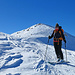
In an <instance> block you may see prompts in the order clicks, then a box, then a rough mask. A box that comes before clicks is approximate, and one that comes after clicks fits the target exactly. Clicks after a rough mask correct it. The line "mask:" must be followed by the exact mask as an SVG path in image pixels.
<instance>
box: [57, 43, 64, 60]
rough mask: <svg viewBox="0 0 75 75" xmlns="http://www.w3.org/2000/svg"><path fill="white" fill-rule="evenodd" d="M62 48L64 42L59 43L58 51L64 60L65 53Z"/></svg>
mask: <svg viewBox="0 0 75 75" xmlns="http://www.w3.org/2000/svg"><path fill="white" fill-rule="evenodd" d="M61 46H62V42H60V43H59V47H58V50H59V55H60V58H61V59H63V53H62V50H61Z"/></svg>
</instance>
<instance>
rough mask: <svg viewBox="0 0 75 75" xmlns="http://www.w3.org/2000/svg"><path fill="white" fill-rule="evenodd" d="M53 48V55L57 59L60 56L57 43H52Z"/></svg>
mask: <svg viewBox="0 0 75 75" xmlns="http://www.w3.org/2000/svg"><path fill="white" fill-rule="evenodd" d="M54 48H55V53H56V55H57V58H58V59H59V58H60V55H59V46H58V43H57V42H54Z"/></svg>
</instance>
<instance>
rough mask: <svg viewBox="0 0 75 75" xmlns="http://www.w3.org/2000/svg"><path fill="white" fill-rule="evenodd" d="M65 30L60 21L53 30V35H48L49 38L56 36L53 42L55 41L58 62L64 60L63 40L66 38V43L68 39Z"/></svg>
mask: <svg viewBox="0 0 75 75" xmlns="http://www.w3.org/2000/svg"><path fill="white" fill-rule="evenodd" d="M63 32H64V30H63V29H62V27H61V26H59V24H58V23H56V26H55V30H54V31H53V33H52V35H51V36H49V37H48V38H49V39H51V38H52V37H54V40H53V42H54V48H55V52H56V55H57V58H58V60H57V61H58V62H63V61H64V60H63V53H62V50H61V46H62V40H64V42H65V43H66V40H65V36H64V34H63Z"/></svg>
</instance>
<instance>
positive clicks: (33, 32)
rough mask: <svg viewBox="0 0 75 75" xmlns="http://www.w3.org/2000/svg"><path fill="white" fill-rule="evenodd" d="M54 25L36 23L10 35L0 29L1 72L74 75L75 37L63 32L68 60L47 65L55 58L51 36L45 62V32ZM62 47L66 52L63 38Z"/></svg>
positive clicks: (31, 74)
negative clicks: (66, 62)
mask: <svg viewBox="0 0 75 75" xmlns="http://www.w3.org/2000/svg"><path fill="white" fill-rule="evenodd" d="M53 30H54V27H52V26H49V25H45V24H41V23H39V24H36V25H33V26H31V27H30V28H27V29H24V30H22V31H18V32H16V33H13V34H11V35H7V34H4V33H0V37H1V38H0V75H74V74H75V69H74V68H75V47H74V43H75V37H74V36H72V35H70V34H68V33H66V32H65V34H66V35H67V36H66V39H67V55H68V61H69V62H70V63H68V64H57V65H50V64H48V63H46V62H48V61H56V60H57V58H56V55H55V51H54V46H53V39H51V40H50V41H49V45H48V50H47V56H46V62H44V55H45V51H46V47H47V42H48V36H49V35H51V34H52V32H53ZM62 51H63V53H64V60H66V59H65V58H66V56H65V48H64V42H63V45H62Z"/></svg>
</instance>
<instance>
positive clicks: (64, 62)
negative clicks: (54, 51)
mask: <svg viewBox="0 0 75 75" xmlns="http://www.w3.org/2000/svg"><path fill="white" fill-rule="evenodd" d="M48 63H49V64H66V63H70V62H69V61H63V62H48Z"/></svg>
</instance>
